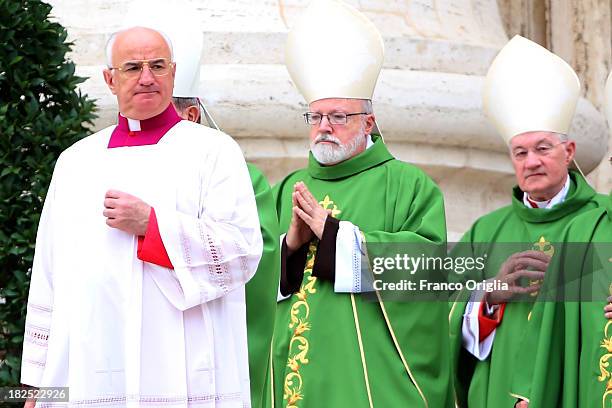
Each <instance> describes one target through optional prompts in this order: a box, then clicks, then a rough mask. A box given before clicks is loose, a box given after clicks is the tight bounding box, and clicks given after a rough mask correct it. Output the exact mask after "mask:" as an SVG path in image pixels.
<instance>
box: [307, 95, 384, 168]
mask: <svg viewBox="0 0 612 408" xmlns="http://www.w3.org/2000/svg"><path fill="white" fill-rule="evenodd" d="M310 111H311V112H316V113H320V114H323V115H327V114H330V113H339V112H342V113H346V114H350V113H359V112H364V108H363V101H362V100H360V99H339V98H329V99H320V100H318V101H314V102H312V103H311V104H310ZM373 127H374V115H373V114H369V115H354V116H349V117H348V118H347V123H346V125H332V124H331V123H329V118H328V117H327V116H324V117H323V118H322V119H321V122H320V123H319V124H318V125H310V150H311V151H312V153H313V155H314V157H315V158H316V159H317V161H318V162H319V163H321V164H324V165H333V164H337V163H340V162H342V161H345V160H348V159H350V158H351V157H354V156H356V155H358V154H359V153H361V152H363V151H364V150H365V148H366V135H368V134H370V132H371V131H372V128H373Z"/></svg>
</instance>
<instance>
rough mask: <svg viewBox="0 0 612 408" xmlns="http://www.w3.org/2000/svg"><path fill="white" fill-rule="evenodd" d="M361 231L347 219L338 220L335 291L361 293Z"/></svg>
mask: <svg viewBox="0 0 612 408" xmlns="http://www.w3.org/2000/svg"><path fill="white" fill-rule="evenodd" d="M361 256H362V248H361V231H360V230H359V228H358V227H357V226H356V225H353V224H352V223H350V222H349V221H340V225H339V228H338V235H337V236H336V260H335V263H336V277H335V283H334V291H335V292H336V293H361Z"/></svg>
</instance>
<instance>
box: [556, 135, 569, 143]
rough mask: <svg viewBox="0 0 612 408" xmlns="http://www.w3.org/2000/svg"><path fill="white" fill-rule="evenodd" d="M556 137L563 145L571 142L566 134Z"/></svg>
mask: <svg viewBox="0 0 612 408" xmlns="http://www.w3.org/2000/svg"><path fill="white" fill-rule="evenodd" d="M556 135H557V137H558V138H559V141H560V142H561V143H565V142H567V141H569V140H570V139H569V136H567V135H566V134H565V133H556Z"/></svg>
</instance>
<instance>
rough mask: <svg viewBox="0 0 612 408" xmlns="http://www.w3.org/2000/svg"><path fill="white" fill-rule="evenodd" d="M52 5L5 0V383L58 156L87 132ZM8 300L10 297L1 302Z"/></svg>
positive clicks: (1, 376) (14, 379)
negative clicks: (52, 18) (37, 235)
mask: <svg viewBox="0 0 612 408" xmlns="http://www.w3.org/2000/svg"><path fill="white" fill-rule="evenodd" d="M50 11H51V6H49V5H48V4H45V3H42V2H40V1H36V0H0V386H5V385H15V384H18V383H19V371H20V364H21V361H20V360H21V348H22V342H23V327H24V320H25V313H26V303H27V296H28V287H29V280H30V271H31V265H32V258H33V256H34V243H35V239H36V229H37V226H38V220H39V217H40V212H41V210H42V205H43V202H44V198H45V194H46V192H47V188H48V186H49V183H50V181H51V174H52V171H53V166H54V165H55V161H56V160H57V157H58V156H59V154H60V152H61V151H62V150H64V149H65V148H66V147H68V146H70V145H71V144H73V143H74V142H75V141H77V140H78V139H80V138H82V137H83V136H85V135H86V134H87V133H88V130H87V128H86V127H85V125H86V124H87V123H91V121H92V119H93V118H94V114H93V110H94V105H93V102H92V101H91V100H89V99H87V95H81V93H80V92H78V91H76V86H77V84H78V83H80V82H82V81H83V80H84V79H83V78H79V77H76V76H75V75H74V68H75V67H74V64H73V63H72V62H70V61H67V60H66V53H67V52H68V51H69V50H70V46H71V45H72V44H70V43H67V42H66V30H65V29H64V28H63V27H62V26H61V25H60V24H58V23H56V22H51V21H49V13H50ZM3 299H4V300H3Z"/></svg>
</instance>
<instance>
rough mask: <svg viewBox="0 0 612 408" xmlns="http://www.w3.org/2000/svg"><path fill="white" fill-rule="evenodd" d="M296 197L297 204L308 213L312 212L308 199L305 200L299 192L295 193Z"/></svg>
mask: <svg viewBox="0 0 612 408" xmlns="http://www.w3.org/2000/svg"><path fill="white" fill-rule="evenodd" d="M296 198H297V202H298V206H299V207H300V208H301V209H302V210H304V211H306V212H307V213H308V214H312V212H313V208H312V205H311V204H310V202H308V200H306V199H305V198H304V196H303V195H302V194H300V193H298V194H296Z"/></svg>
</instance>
